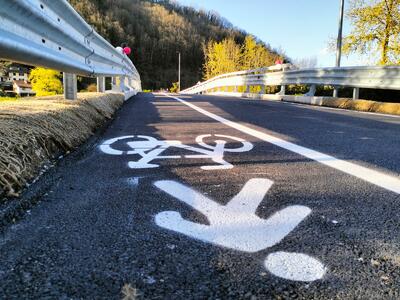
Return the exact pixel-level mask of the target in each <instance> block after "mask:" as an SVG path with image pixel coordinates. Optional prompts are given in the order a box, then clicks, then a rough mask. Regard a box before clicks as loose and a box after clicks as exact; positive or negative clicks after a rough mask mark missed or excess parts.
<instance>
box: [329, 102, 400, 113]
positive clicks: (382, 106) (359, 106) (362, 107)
mask: <svg viewBox="0 0 400 300" xmlns="http://www.w3.org/2000/svg"><path fill="white" fill-rule="evenodd" d="M322 106H327V107H335V108H343V109H350V110H357V111H365V112H377V113H382V114H391V115H400V103H386V102H377V101H369V100H353V99H349V98H338V99H323V101H322Z"/></svg>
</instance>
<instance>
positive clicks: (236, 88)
mask: <svg viewBox="0 0 400 300" xmlns="http://www.w3.org/2000/svg"><path fill="white" fill-rule="evenodd" d="M233 92H234V93H237V92H238V87H237V85H235V86H234V87H233Z"/></svg>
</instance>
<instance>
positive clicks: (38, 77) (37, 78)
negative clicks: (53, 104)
mask: <svg viewBox="0 0 400 300" xmlns="http://www.w3.org/2000/svg"><path fill="white" fill-rule="evenodd" d="M29 81H30V82H31V84H32V89H33V90H34V91H35V92H36V96H38V97H41V96H52V95H57V94H62V92H63V86H62V82H61V74H60V72H58V71H55V70H50V69H45V68H34V69H33V70H32V71H31V74H30V75H29Z"/></svg>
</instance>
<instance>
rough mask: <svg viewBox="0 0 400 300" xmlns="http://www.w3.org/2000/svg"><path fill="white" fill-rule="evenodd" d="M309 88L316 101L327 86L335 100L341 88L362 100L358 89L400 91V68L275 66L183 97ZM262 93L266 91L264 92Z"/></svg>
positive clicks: (227, 77) (222, 79)
mask: <svg viewBox="0 0 400 300" xmlns="http://www.w3.org/2000/svg"><path fill="white" fill-rule="evenodd" d="M297 84H299V85H309V86H310V89H309V92H308V93H307V94H305V96H310V97H313V96H314V95H315V92H316V86H318V85H325V86H333V87H334V97H336V96H337V90H338V88H340V87H347V88H353V91H354V92H353V98H354V99H358V98H359V89H360V88H367V89H390V90H400V67H398V66H387V67H376V66H365V67H364V66H363V67H342V68H316V69H294V68H293V66H291V65H288V64H286V65H276V66H272V67H269V68H262V69H256V70H250V71H242V72H235V73H229V74H224V75H220V76H217V77H214V78H212V79H210V80H207V81H205V82H202V83H198V84H197V85H195V86H193V87H190V88H188V89H186V90H183V91H181V93H182V94H203V93H210V92H215V90H217V91H220V90H222V91H221V92H224V93H225V94H229V92H226V91H224V90H225V88H227V87H234V92H231V94H232V95H233V94H237V88H238V87H240V86H244V87H246V88H245V93H243V95H244V94H249V93H250V87H251V86H261V87H265V86H281V90H280V92H279V93H278V94H276V96H282V97H283V96H285V91H286V86H287V85H297ZM262 90H263V89H262Z"/></svg>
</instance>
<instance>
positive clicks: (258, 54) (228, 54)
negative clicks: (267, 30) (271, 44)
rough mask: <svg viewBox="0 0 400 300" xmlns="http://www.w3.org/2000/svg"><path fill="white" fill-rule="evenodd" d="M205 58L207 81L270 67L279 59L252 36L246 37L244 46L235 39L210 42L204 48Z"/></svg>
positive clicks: (205, 77) (205, 76)
mask: <svg viewBox="0 0 400 300" xmlns="http://www.w3.org/2000/svg"><path fill="white" fill-rule="evenodd" d="M204 56H205V63H204V79H206V80H207V79H210V78H212V77H215V76H218V75H221V74H226V73H230V72H236V71H240V70H250V69H256V68H262V67H268V66H271V65H273V64H274V62H275V60H276V59H277V58H278V57H279V55H278V54H277V53H275V52H273V51H270V50H269V49H268V48H267V46H266V45H265V44H263V43H260V42H257V41H256V39H255V38H254V37H253V36H251V35H248V36H246V38H245V41H244V43H243V45H240V44H237V43H236V42H235V40H234V39H233V38H227V39H224V40H223V41H221V42H215V41H209V42H208V43H207V45H206V46H205V47H204Z"/></svg>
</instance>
